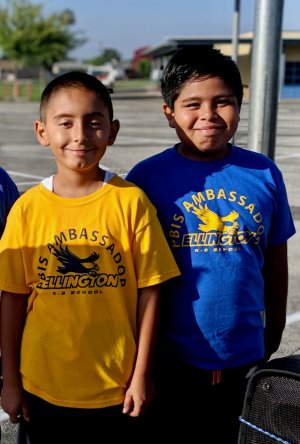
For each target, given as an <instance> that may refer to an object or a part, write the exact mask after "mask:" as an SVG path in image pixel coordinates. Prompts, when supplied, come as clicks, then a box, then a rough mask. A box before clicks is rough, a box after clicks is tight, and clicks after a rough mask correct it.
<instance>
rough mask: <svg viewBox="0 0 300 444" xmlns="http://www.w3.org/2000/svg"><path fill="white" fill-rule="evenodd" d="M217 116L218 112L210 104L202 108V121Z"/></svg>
mask: <svg viewBox="0 0 300 444" xmlns="http://www.w3.org/2000/svg"><path fill="white" fill-rule="evenodd" d="M216 116H217V112H216V109H215V107H214V106H212V105H210V104H206V105H203V106H202V107H201V108H200V119H203V120H208V119H213V118H215V117H216Z"/></svg>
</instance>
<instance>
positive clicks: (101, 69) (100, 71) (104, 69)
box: [87, 65, 116, 88]
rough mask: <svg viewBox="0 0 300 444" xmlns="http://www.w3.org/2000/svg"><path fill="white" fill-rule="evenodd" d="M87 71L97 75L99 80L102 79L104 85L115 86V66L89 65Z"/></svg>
mask: <svg viewBox="0 0 300 444" xmlns="http://www.w3.org/2000/svg"><path fill="white" fill-rule="evenodd" d="M87 73H88V74H91V75H92V76H95V77H96V78H97V79H98V80H100V81H101V82H102V83H103V85H105V86H106V87H107V88H113V86H114V83H115V80H116V72H115V70H114V68H112V67H111V66H108V65H107V66H106V65H102V66H101V65H100V66H96V65H89V67H88V69H87Z"/></svg>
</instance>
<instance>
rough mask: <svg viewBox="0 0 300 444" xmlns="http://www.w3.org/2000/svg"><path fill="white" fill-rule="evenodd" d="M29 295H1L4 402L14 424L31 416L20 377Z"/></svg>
mask: <svg viewBox="0 0 300 444" xmlns="http://www.w3.org/2000/svg"><path fill="white" fill-rule="evenodd" d="M27 299H28V295H26V294H15V293H9V292H6V291H3V292H2V295H1V354H2V376H3V389H2V392H1V405H2V408H3V410H4V411H5V412H6V413H7V414H8V415H9V417H10V421H11V422H13V423H16V422H20V414H22V415H23V417H24V418H25V419H28V412H27V408H26V404H25V401H24V397H23V388H22V382H21V376H20V371H19V368H20V346H21V338H22V333H23V328H24V322H25V317H26V307H27Z"/></svg>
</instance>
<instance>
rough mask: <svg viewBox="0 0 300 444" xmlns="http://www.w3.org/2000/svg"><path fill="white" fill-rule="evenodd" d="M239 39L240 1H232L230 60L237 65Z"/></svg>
mask: <svg viewBox="0 0 300 444" xmlns="http://www.w3.org/2000/svg"><path fill="white" fill-rule="evenodd" d="M239 37H240V0H234V11H233V27H232V60H233V61H234V62H235V63H236V64H237V65H238V57H239Z"/></svg>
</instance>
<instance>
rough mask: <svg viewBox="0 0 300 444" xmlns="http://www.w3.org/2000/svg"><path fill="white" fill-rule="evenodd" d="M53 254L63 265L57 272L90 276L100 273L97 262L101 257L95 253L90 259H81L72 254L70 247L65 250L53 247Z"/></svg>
mask: <svg viewBox="0 0 300 444" xmlns="http://www.w3.org/2000/svg"><path fill="white" fill-rule="evenodd" d="M52 250H53V251H52V252H53V255H54V256H55V257H57V259H58V260H59V262H60V263H61V264H62V265H61V266H59V267H57V270H56V271H58V272H59V273H61V274H67V273H82V274H89V275H94V276H95V275H96V274H97V272H98V271H99V266H98V264H96V263H95V262H96V260H98V259H99V257H100V255H99V254H98V253H96V252H95V251H93V252H92V253H91V254H90V255H89V256H88V257H85V258H80V257H79V256H76V254H74V253H72V252H71V251H70V249H69V248H68V246H66V247H65V248H64V247H63V246H62V245H61V246H60V248H59V249H58V248H56V247H54V246H52Z"/></svg>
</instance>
